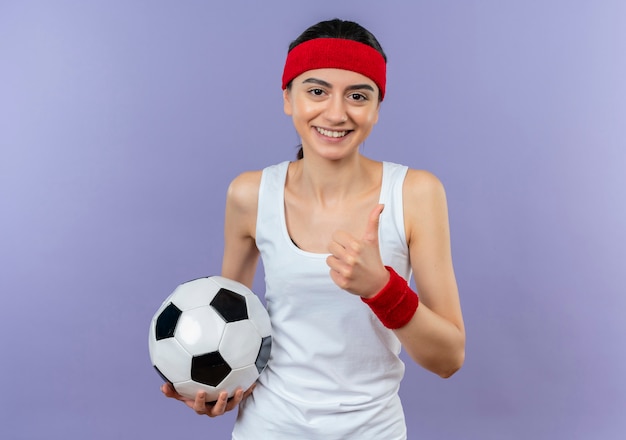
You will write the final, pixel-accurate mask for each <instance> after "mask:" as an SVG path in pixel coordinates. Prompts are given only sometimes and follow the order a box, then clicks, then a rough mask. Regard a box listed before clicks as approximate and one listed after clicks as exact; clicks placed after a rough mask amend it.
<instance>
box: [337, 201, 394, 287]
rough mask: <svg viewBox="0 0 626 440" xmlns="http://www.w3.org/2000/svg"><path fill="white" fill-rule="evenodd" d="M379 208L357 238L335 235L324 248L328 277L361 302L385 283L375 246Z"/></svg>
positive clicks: (380, 208)
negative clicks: (326, 248)
mask: <svg viewBox="0 0 626 440" xmlns="http://www.w3.org/2000/svg"><path fill="white" fill-rule="evenodd" d="M383 208H384V205H381V204H379V205H376V207H375V208H374V209H373V210H372V212H370V215H369V218H368V220H367V226H366V228H365V233H364V234H363V236H362V237H361V238H356V237H354V236H352V235H351V234H350V233H349V232H346V231H337V232H335V233H334V234H333V236H332V241H331V242H330V244H329V245H328V251H329V253H330V255H329V256H328V258H327V259H326V264H328V266H329V267H330V277H331V278H332V280H333V281H334V282H335V284H337V285H338V286H339V287H341V288H342V289H344V290H346V291H348V292H350V293H352V294H355V295H359V296H361V297H363V298H370V297H372V296H374V295H376V293H378V292H379V291H380V290H381V289H382V288H383V287H385V285H386V284H387V282H388V281H389V272H388V271H387V269H385V266H384V265H383V262H382V258H381V256H380V247H379V245H378V224H379V222H380V214H381V213H382V211H383Z"/></svg>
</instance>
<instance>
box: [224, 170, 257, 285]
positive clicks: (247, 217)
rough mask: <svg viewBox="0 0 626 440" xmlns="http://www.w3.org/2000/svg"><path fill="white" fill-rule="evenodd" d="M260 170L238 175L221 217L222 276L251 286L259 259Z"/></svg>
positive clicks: (229, 190)
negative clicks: (257, 238) (257, 219)
mask: <svg viewBox="0 0 626 440" xmlns="http://www.w3.org/2000/svg"><path fill="white" fill-rule="evenodd" d="M260 182H261V171H249V172H246V173H243V174H240V175H239V176H237V177H236V178H235V179H234V180H233V181H232V182H231V184H230V186H229V187H228V192H227V195H226V214H225V218H224V256H223V259H222V276H223V277H225V278H229V279H231V280H235V281H239V282H240V283H242V284H245V285H246V286H248V288H252V282H253V280H254V274H255V273H256V267H257V263H258V261H259V250H258V249H257V247H256V243H255V237H256V217H257V204H258V200H259V184H260Z"/></svg>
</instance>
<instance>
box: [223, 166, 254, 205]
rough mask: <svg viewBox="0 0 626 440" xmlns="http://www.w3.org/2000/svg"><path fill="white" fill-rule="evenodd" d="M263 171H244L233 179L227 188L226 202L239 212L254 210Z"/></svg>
mask: <svg viewBox="0 0 626 440" xmlns="http://www.w3.org/2000/svg"><path fill="white" fill-rule="evenodd" d="M262 174H263V171H261V170H258V171H246V172H243V173H241V174H239V175H238V176H237V177H235V178H234V179H233V180H232V181H231V182H230V185H229V186H228V192H227V194H226V200H227V202H228V203H229V204H230V205H231V206H233V207H234V208H238V209H240V210H245V209H250V208H256V203H257V200H258V198H259V186H260V184H261V176H262Z"/></svg>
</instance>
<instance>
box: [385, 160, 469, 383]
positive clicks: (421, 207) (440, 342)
mask: <svg viewBox="0 0 626 440" xmlns="http://www.w3.org/2000/svg"><path fill="white" fill-rule="evenodd" d="M403 199H404V220H405V228H406V234H407V241H408V246H409V253H410V259H411V267H412V268H413V277H414V279H415V285H416V287H417V291H418V292H419V306H418V308H417V310H416V311H415V314H414V315H413V317H412V318H411V320H410V321H409V322H408V323H407V324H406V325H404V326H403V327H401V328H399V329H396V330H394V331H395V333H396V335H397V337H398V339H399V340H400V342H401V343H402V346H403V347H404V349H405V350H406V351H407V353H408V354H409V355H410V356H411V358H412V359H413V360H414V361H415V362H417V363H418V364H419V365H421V366H423V367H424V368H426V369H427V370H429V371H432V372H433V373H436V374H438V375H439V376H441V377H450V376H451V375H452V374H454V373H455V372H456V371H457V370H458V369H459V368H461V366H462V365H463V362H464V360H465V327H464V324H463V315H462V313H461V304H460V300H459V292H458V287H457V283H456V277H455V275H454V268H453V265H452V251H451V245H450V227H449V221H448V207H447V200H446V194H445V190H444V187H443V185H442V183H441V182H440V181H439V179H437V177H435V176H434V175H432V174H431V173H428V172H426V171H417V170H409V172H408V174H407V176H406V179H405V182H404V187H403Z"/></svg>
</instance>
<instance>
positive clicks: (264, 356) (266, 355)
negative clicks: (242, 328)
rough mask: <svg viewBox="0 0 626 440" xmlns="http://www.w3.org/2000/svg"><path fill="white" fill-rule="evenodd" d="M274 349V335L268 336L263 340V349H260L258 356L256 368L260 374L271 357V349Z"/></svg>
mask: <svg viewBox="0 0 626 440" xmlns="http://www.w3.org/2000/svg"><path fill="white" fill-rule="evenodd" d="M271 350H272V337H271V336H266V337H264V338H263V339H262V340H261V349H260V350H259V355H258V356H257V357H256V362H255V363H254V364H255V365H256V369H257V370H258V372H259V374H261V371H263V369H264V368H265V366H266V365H267V361H269V359H270V351H271Z"/></svg>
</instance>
